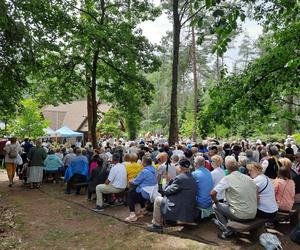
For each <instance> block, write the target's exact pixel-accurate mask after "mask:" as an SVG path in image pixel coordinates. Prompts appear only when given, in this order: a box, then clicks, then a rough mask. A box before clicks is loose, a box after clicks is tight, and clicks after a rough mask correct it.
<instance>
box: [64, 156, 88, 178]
mask: <svg viewBox="0 0 300 250" xmlns="http://www.w3.org/2000/svg"><path fill="white" fill-rule="evenodd" d="M88 173H89V164H88V162H87V158H86V157H85V156H83V155H79V156H76V158H75V159H74V160H73V161H71V164H70V166H69V167H68V168H67V170H66V173H65V177H64V180H65V182H68V181H69V180H70V179H71V177H72V176H73V175H74V174H81V175H84V176H88Z"/></svg>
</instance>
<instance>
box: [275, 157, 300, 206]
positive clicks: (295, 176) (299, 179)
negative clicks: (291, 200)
mask: <svg viewBox="0 0 300 250" xmlns="http://www.w3.org/2000/svg"><path fill="white" fill-rule="evenodd" d="M296 157H300V155H299V153H297V154H296ZM297 159H298V158H297ZM279 161H280V163H281V164H282V166H284V167H286V168H287V169H288V170H289V172H290V175H291V178H292V180H293V181H294V182H295V203H300V173H299V172H298V173H297V169H296V168H295V167H293V164H292V162H291V160H290V159H288V158H281V159H279ZM299 162H300V160H299Z"/></svg>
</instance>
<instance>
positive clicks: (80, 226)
mask: <svg viewBox="0 0 300 250" xmlns="http://www.w3.org/2000/svg"><path fill="white" fill-rule="evenodd" d="M7 185H8V182H7V177H6V173H5V172H4V170H0V213H1V214H2V215H3V216H2V217H3V218H2V217H0V220H2V221H1V223H0V249H80V250H84V249H122V250H124V249H220V248H223V249H263V248H261V246H260V245H259V243H257V242H250V241H247V240H238V241H222V240H220V239H218V237H217V232H218V231H217V228H216V226H215V225H214V224H212V223H211V222H210V221H209V222H205V223H203V224H201V225H199V226H196V227H193V228H188V229H187V228H183V227H169V228H167V229H166V233H164V234H156V233H150V232H147V231H146V230H145V227H146V225H147V223H150V221H151V214H150V215H149V216H146V217H144V218H143V219H142V220H139V221H138V222H137V223H134V224H128V223H125V222H124V221H123V219H124V218H125V217H126V216H127V215H128V208H127V207H124V206H121V207H111V208H107V209H105V211H104V212H103V213H101V214H98V213H95V212H93V211H91V210H90V208H92V207H94V206H95V203H94V202H87V201H86V196H85V195H65V194H64V192H63V190H64V185H63V183H59V184H50V183H49V184H43V186H42V188H41V189H40V190H38V189H34V190H31V189H29V188H28V187H25V186H23V185H22V183H21V182H20V181H15V185H14V186H13V187H12V188H8V186H7ZM3 221H7V222H6V224H5V223H3ZM2 224H5V225H4V226H2V227H4V229H5V230H4V232H3V230H2V231H1V225H2ZM289 230H290V229H289V228H283V229H282V230H279V231H276V233H277V234H278V236H279V238H280V240H281V241H282V242H283V246H284V249H289V250H293V249H299V246H297V245H295V244H293V243H292V242H291V241H290V240H288V237H286V236H285V235H284V234H282V232H287V231H289Z"/></svg>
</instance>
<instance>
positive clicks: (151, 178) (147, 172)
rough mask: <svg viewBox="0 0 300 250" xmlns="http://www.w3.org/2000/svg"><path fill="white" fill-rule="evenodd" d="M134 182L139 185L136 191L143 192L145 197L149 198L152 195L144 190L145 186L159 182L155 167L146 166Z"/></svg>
mask: <svg viewBox="0 0 300 250" xmlns="http://www.w3.org/2000/svg"><path fill="white" fill-rule="evenodd" d="M132 183H133V184H134V185H137V188H136V192H137V193H141V194H142V196H143V197H144V198H145V199H147V200H149V199H150V196H149V194H148V193H147V192H145V191H144V190H143V187H150V186H155V185H156V184H157V179H156V170H155V167H153V166H146V167H144V169H143V170H142V171H141V172H140V173H139V174H138V176H137V177H135V178H134V180H133V181H132Z"/></svg>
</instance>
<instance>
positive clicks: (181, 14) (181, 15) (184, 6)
mask: <svg viewBox="0 0 300 250" xmlns="http://www.w3.org/2000/svg"><path fill="white" fill-rule="evenodd" d="M190 3H191V1H190V0H186V1H185V2H184V4H183V5H182V7H181V9H180V10H179V20H180V22H181V21H182V18H183V16H184V14H185V12H186V9H187V7H188V6H189V4H190Z"/></svg>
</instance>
